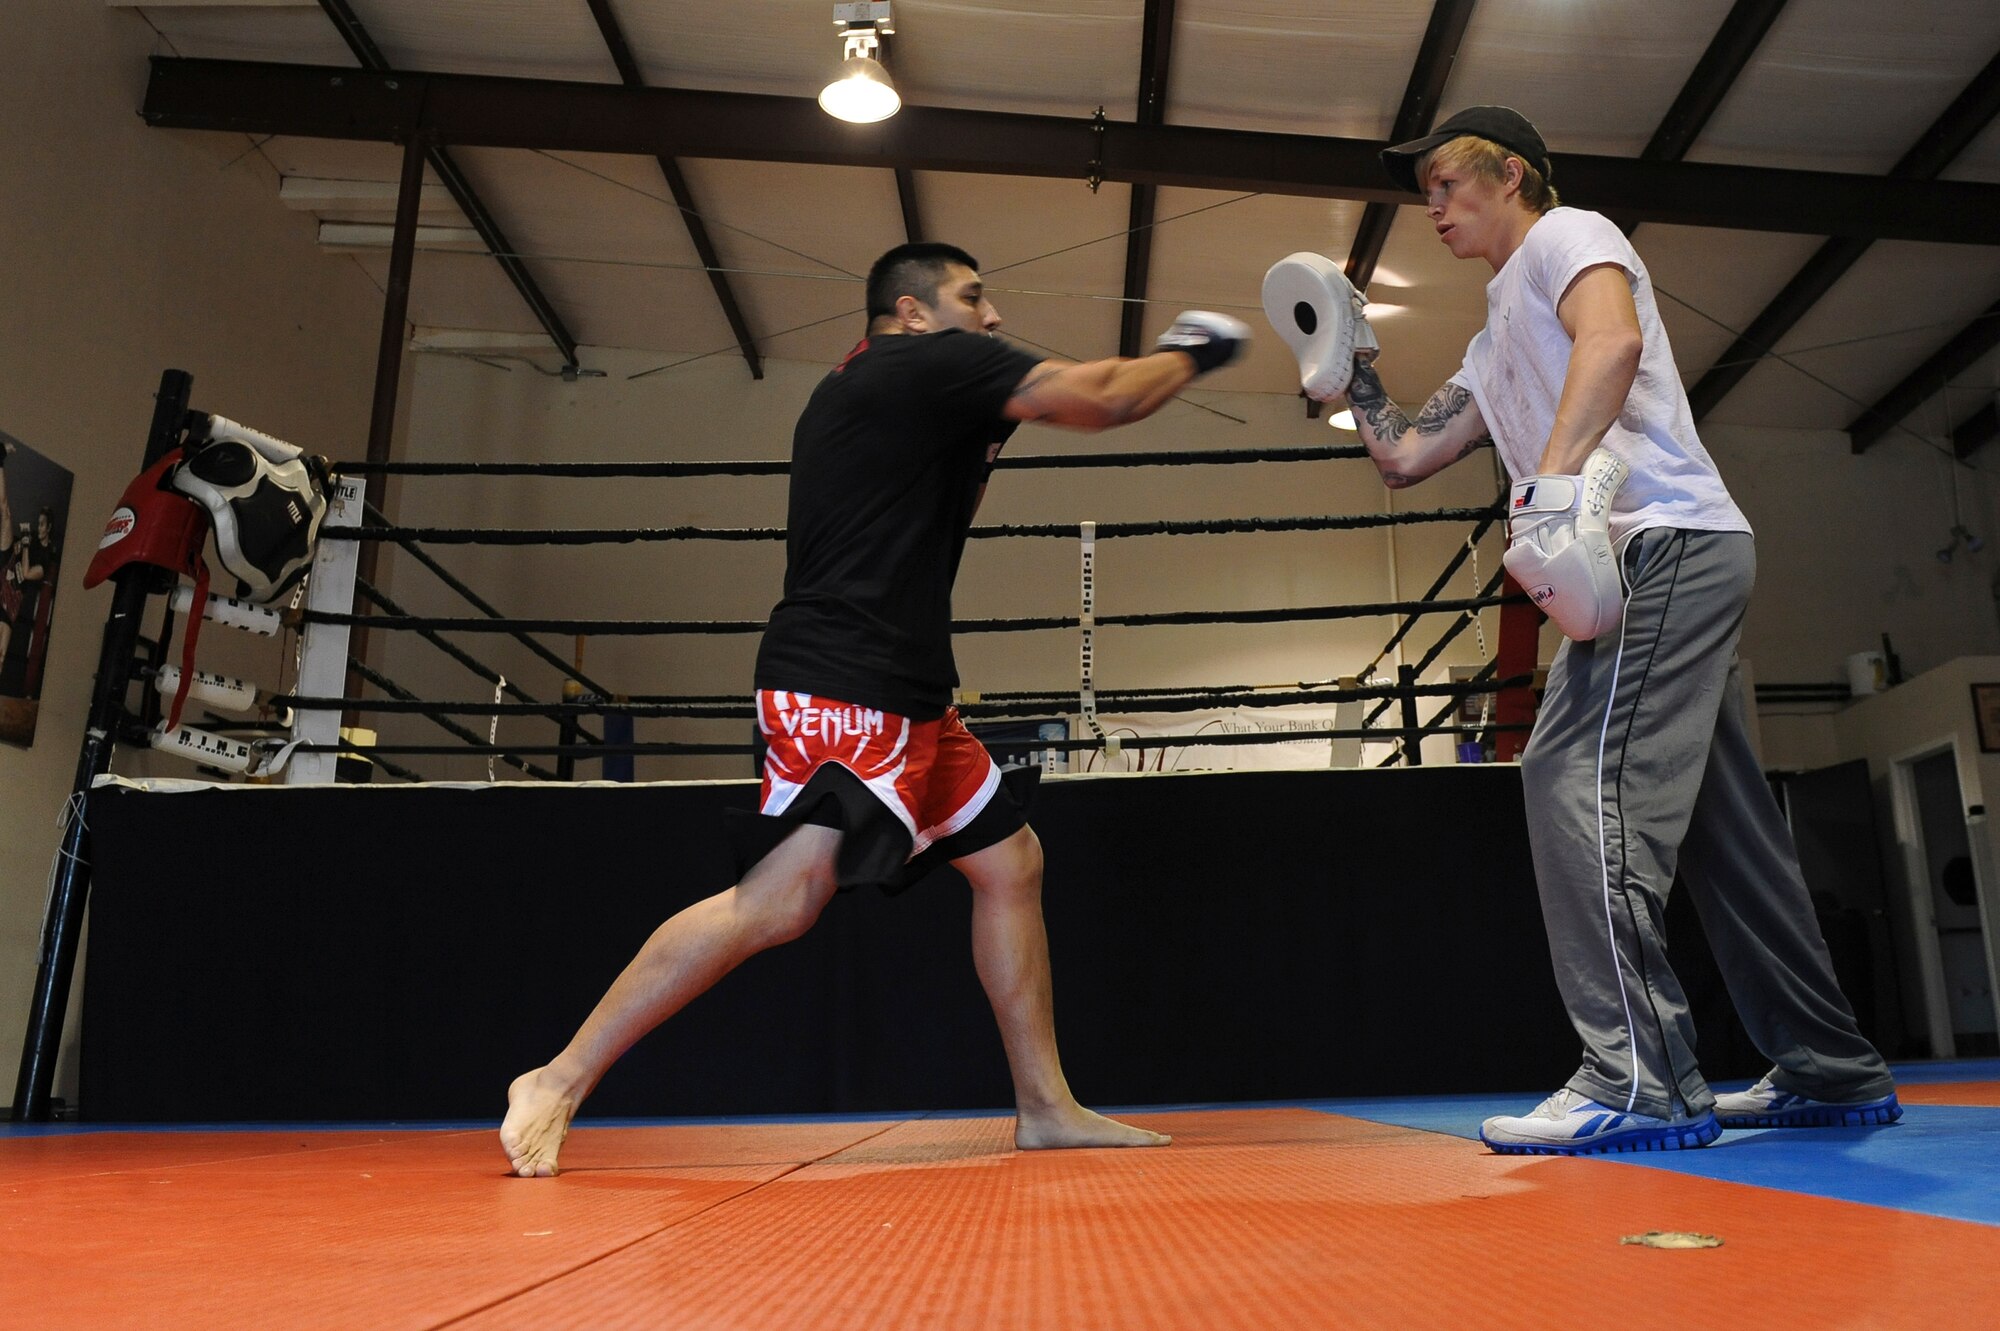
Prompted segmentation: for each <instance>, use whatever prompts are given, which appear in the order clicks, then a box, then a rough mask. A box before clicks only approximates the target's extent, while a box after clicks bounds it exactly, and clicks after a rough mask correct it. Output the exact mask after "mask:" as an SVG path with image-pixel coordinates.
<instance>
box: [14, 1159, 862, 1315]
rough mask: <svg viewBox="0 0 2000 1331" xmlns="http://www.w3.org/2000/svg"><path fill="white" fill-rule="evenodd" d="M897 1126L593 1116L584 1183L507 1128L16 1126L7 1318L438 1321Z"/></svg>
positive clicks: (578, 1163)
mask: <svg viewBox="0 0 2000 1331" xmlns="http://www.w3.org/2000/svg"><path fill="white" fill-rule="evenodd" d="M885 1126H888V1125H887V1124H884V1123H881V1122H872V1123H871V1122H841V1123H826V1122H818V1123H797V1124H773V1125H760V1126H757V1127H753V1128H743V1127H729V1128H718V1127H711V1126H680V1127H650V1128H628V1129H604V1130H594V1131H580V1132H579V1133H578V1134H577V1135H576V1137H575V1138H574V1140H573V1142H572V1143H571V1145H570V1147H569V1148H568V1150H567V1151H566V1153H565V1164H566V1165H568V1166H570V1167H572V1168H573V1169H574V1171H575V1175H576V1182H575V1183H574V1184H573V1183H572V1182H571V1180H570V1179H568V1178H564V1179H560V1180H553V1181H551V1180H539V1181H530V1180H525V1179H516V1178H512V1177H509V1176H508V1175H507V1174H506V1172H505V1169H506V1162H505V1157H504V1156H503V1155H502V1154H501V1152H500V1147H499V1142H498V1139H497V1137H496V1136H495V1134H494V1133H493V1132H492V1131H490V1130H488V1131H478V1132H443V1131H428V1132H423V1131H418V1132H388V1133H381V1132H377V1133H356V1132H346V1131H341V1132H323V1133H322V1132H243V1133H226V1134H209V1133H99V1134H88V1135H78V1136H48V1137H23V1138H11V1139H0V1252H4V1253H5V1254H6V1258H5V1260H4V1261H0V1310H7V1311H6V1312H5V1313H4V1314H0V1325H5V1326H21V1327H27V1326H35V1327H49V1328H58V1327H78V1328H83V1327H88V1328H108V1327H144V1328H148V1331H163V1329H164V1328H177V1327H203V1328H212V1327H267V1326H268V1327H286V1328H308V1327H329V1328H334V1327H338V1328H353V1327H434V1326H439V1325H443V1324H445V1323H447V1322H449V1321H451V1320H452V1319H454V1318H457V1317H461V1316H463V1315H464V1314H466V1313H469V1312H472V1311H475V1310H477V1309H479V1308H482V1307H485V1306H487V1305H488V1304H491V1303H492V1302H494V1301H495V1300H498V1299H505V1298H507V1297H508V1296H510V1295H512V1294H516V1293H519V1292H521V1291H523V1290H526V1289H529V1288H531V1287H533V1286H535V1285H538V1284H541V1283H544V1282H547V1281H550V1280H554V1279H556V1278H558V1277H560V1276H562V1275H563V1274H565V1273H567V1272H570V1271H573V1270H575V1269H577V1268H579V1267H587V1266H588V1264H590V1263H592V1262H595V1261H597V1260H599V1259H601V1258H602V1257H604V1255H605V1254H607V1253H612V1252H616V1251H617V1250H618V1249H619V1248H621V1247H624V1246H626V1245H629V1244H631V1243H633V1242H635V1241H637V1240H639V1239H642V1238H644V1237H646V1236H647V1235H650V1234H656V1233H658V1232H660V1231H661V1230H662V1229H664V1228H666V1227H669V1226H672V1225H674V1224H676V1223H678V1222H681V1221H685V1220H686V1219H688V1218H689V1217H691V1216H693V1215H696V1214H698V1213H699V1212H701V1211H702V1210H705V1209H707V1208H709V1207H713V1206H715V1205H717V1204H718V1203H720V1202H723V1201H725V1200H727V1199H728V1198H730V1197H733V1196H735V1195H737V1194H740V1193H743V1192H746V1191H749V1190H751V1189H754V1188H756V1187H757V1186H758V1185H760V1184H763V1183H766V1182H768V1181H770V1180H771V1179H774V1178H777V1177H780V1176H781V1175H783V1174H785V1173H786V1172H788V1171H791V1170H794V1169H797V1168H798V1167H799V1166H800V1165H801V1164H803V1163H805V1162H808V1161H811V1160H814V1159H818V1158H821V1157H823V1156H826V1155H829V1154H831V1153H833V1152H836V1151H839V1150H840V1149H842V1148H843V1147H846V1146H851V1145H853V1144H855V1143H857V1142H860V1141H862V1140H864V1139H865V1138H867V1137H868V1136H870V1135H872V1134H875V1133H879V1132H880V1131H882V1130H883V1128H884V1127H885ZM21 1310H33V1312H32V1314H31V1315H29V1316H26V1317H24V1318H18V1320H17V1316H18V1314H19V1313H20V1311H21Z"/></svg>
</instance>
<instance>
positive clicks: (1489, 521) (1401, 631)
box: [1359, 496, 1504, 679]
mask: <svg viewBox="0 0 2000 1331" xmlns="http://www.w3.org/2000/svg"><path fill="white" fill-rule="evenodd" d="M1503 498H1504V496H1503ZM1501 502H1502V501H1501V500H1500V499H1496V500H1495V501H1494V507H1495V510H1496V511H1495V512H1493V513H1490V514H1488V515H1487V516H1486V517H1484V518H1481V519H1480V520H1479V525H1478V526H1476V527H1474V528H1473V529H1472V535H1470V536H1468V537H1467V538H1466V541H1465V544H1464V545H1461V546H1460V547H1458V553H1457V554H1456V555H1453V556H1452V559H1451V562H1450V563H1448V564H1446V565H1445V566H1444V572H1442V573H1440V574H1438V575H1437V580H1436V581H1434V582H1432V583H1431V585H1430V588H1429V590H1427V591H1426V592H1425V593H1424V594H1423V596H1422V597H1420V598H1419V599H1420V600H1425V601H1429V600H1431V599H1433V598H1434V597H1436V596H1437V594H1438V593H1439V592H1441V591H1443V590H1444V589H1445V587H1446V585H1447V584H1449V583H1450V582H1451V579H1452V576H1453V575H1454V574H1456V573H1457V572H1458V570H1459V569H1460V568H1461V567H1463V566H1464V564H1465V561H1466V560H1467V559H1468V558H1470V557H1471V555H1472V550H1473V546H1474V545H1475V544H1476V543H1477V542H1478V540H1479V538H1480V537H1482V536H1484V535H1485V534H1486V530H1487V528H1489V527H1491V526H1492V525H1493V524H1494V523H1495V522H1496V521H1498V520H1499V517H1500V514H1499V512H1498V511H1497V510H1498V508H1499V505H1500V503H1501ZM1481 595H1487V596H1490V595H1492V588H1490V587H1489V588H1487V589H1486V590H1485V591H1484V592H1482V593H1481ZM1417 619H1418V616H1416V615H1411V616H1410V617H1409V618H1408V619H1406V620H1404V621H1403V624H1402V627H1400V628H1398V629H1397V630H1396V631H1395V633H1393V634H1391V635H1390V637H1389V641H1387V642H1385V643H1383V644H1382V650H1381V651H1379V652H1377V653H1375V659H1374V660H1372V661H1370V662H1369V663H1368V664H1367V665H1365V666H1363V667H1362V668H1361V670H1360V672H1359V673H1360V674H1361V676H1362V677H1363V678H1364V679H1365V678H1367V677H1368V676H1369V675H1372V674H1373V673H1375V667H1376V666H1378V665H1380V664H1382V658H1383V657H1385V656H1387V655H1388V654H1389V653H1390V652H1393V651H1395V650H1396V644H1397V643H1399V642H1401V641H1402V640H1403V639H1404V638H1405V637H1407V636H1408V635H1409V632H1410V630H1411V629H1413V628H1415V627H1416V624H1417Z"/></svg>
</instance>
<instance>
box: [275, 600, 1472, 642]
mask: <svg viewBox="0 0 2000 1331" xmlns="http://www.w3.org/2000/svg"><path fill="white" fill-rule="evenodd" d="M1500 603H1501V598H1499V597H1495V596H1482V597H1472V598H1468V599H1465V600H1458V601H1431V602H1422V601H1370V602H1356V603H1353V604H1351V605H1319V606H1298V607H1293V608H1284V607H1279V608H1275V609H1268V610H1168V611H1160V612H1155V613H1151V614H1134V615H1098V616H1097V617H1096V619H1095V621H1094V624H1095V626H1096V627H1098V628H1149V627H1154V626H1158V625H1162V624H1183V625H1185V624H1284V623H1291V622H1293V621H1311V620H1326V619H1366V618H1369V617H1371V616H1375V615H1393V614H1402V613H1405V612H1409V613H1415V614H1463V613H1466V612H1470V611H1476V610H1482V609H1485V608H1487V607H1489V606H1494V605H1499V604H1500ZM299 617H300V619H301V620H302V621H303V622H305V623H309V624H347V625H350V626H352V625H362V624H366V625H369V626H371V627H374V628H383V629H407V630H410V631H413V632H416V633H423V634H426V635H428V634H429V633H433V632H451V633H515V632H523V633H578V634H583V635H586V636H601V637H642V636H647V635H654V634H662V635H663V634H675V633H696V634H730V633H762V632H763V631H764V621H763V620H761V619H709V620H680V619H468V618H466V617H464V616H442V615H401V614H390V615H351V614H344V613H342V612H340V611H337V610H306V611H302V612H301V613H300V616H299ZM1079 622H1080V621H1079V620H1078V618H1077V617H1076V616H1075V615H1054V616H1046V617H1041V618H1027V619H962V620H959V621H957V622H956V623H954V624H953V625H952V626H951V630H952V632H953V633H1016V632H1026V631H1031V630H1041V629H1073V628H1076V627H1078V624H1079Z"/></svg>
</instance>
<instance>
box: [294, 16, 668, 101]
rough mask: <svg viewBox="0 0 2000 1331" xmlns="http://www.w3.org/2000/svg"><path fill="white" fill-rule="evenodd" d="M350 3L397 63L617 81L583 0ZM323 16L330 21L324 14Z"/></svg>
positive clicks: (454, 70)
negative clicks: (570, 0)
mask: <svg viewBox="0 0 2000 1331" xmlns="http://www.w3.org/2000/svg"><path fill="white" fill-rule="evenodd" d="M350 2H351V3H352V5H353V9H354V16H355V17H356V18H357V19H359V20H361V26H362V27H364V28H366V29H367V30H368V35H369V36H370V37H371V38H373V39H374V41H375V45H376V46H378V47H380V48H381V51H382V54H383V56H384V57H386V58H387V59H388V61H389V64H390V66H391V67H392V68H395V69H421V70H429V71H433V72H440V73H451V74H500V75H507V76H511V77H518V78H540V79H570V80H574V81H577V82H591V83H616V82H617V81H618V71H617V69H616V68H615V67H614V66H613V65H612V63H611V56H610V54H609V53H608V52H607V51H606V49H605V46H604V39H603V38H602V37H600V36H599V35H598V32H597V24H596V22H595V21H594V20H593V19H592V18H591V16H590V8H589V6H587V5H585V4H583V3H582V0H575V3H562V4H549V3H547V2H546V0H350ZM626 3H628V4H629V3H631V0H626ZM682 12H685V10H683V11H682ZM320 21H321V22H322V23H327V24H328V26H329V27H331V23H330V22H329V21H328V20H327V19H326V18H325V17H324V16H322V17H321V20H320Z"/></svg>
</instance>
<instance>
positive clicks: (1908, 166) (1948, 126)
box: [1688, 55, 2000, 421]
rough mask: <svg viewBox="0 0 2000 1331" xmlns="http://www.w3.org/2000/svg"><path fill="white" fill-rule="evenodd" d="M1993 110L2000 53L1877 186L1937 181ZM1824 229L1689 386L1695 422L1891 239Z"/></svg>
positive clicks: (1998, 95)
mask: <svg viewBox="0 0 2000 1331" xmlns="http://www.w3.org/2000/svg"><path fill="white" fill-rule="evenodd" d="M1996 115H2000V55H1995V56H1994V57H1993V58H1992V59H1991V60H1989V61H1987V62H1986V68H1985V69H1983V70H1981V71H1980V72H1979V75H1978V77H1977V78H1975V79H1973V80H1972V82H1971V83H1969V84H1967V85H1966V87H1965V90H1964V91H1963V92H1961V93H1959V95H1958V96H1957V97H1956V98H1955V99H1953V101H1952V104H1951V105H1950V106H1948V107H1946V108H1945V112H1944V114H1943V115H1941V116H1939V117H1938V118H1937V119H1936V120H1935V121H1933V122H1932V124H1931V127H1930V128H1929V129H1927V130H1925V131H1924V133H1923V135H1922V137H1920V138H1919V139H1918V140H1917V142H1916V145H1915V146H1914V147H1912V148H1911V149H1910V150H1909V151H1908V152H1906V153H1904V154H1903V159H1902V160H1901V161H1900V162H1897V163H1896V165H1895V166H1894V167H1892V168H1890V171H1889V178H1888V179H1887V180H1884V181H1883V182H1882V183H1881V184H1880V186H1879V188H1880V190H1881V192H1882V193H1884V194H1897V193H1905V192H1907V191H1910V190H1913V189H1920V188H1923V186H1924V185H1925V184H1928V183H1936V182H1935V178H1936V176H1937V174H1938V173H1939V172H1940V171H1943V170H1944V169H1945V167H1947V166H1949V165H1950V164H1951V161H1952V159H1953V158H1955V157H1957V156H1958V155H1959V154H1960V153H1961V152H1963V151H1965V149H1966V147H1967V146H1968V145H1969V144H1971V142H1972V141H1973V140H1974V139H1976V138H1978V137H1979V135H1980V133H1981V132H1982V131H1984V130H1985V128H1986V127H1987V125H1989V124H1991V123H1992V121H1993V118H1994V117H1995V116H1996ZM1822 229H1823V231H1826V232H1831V233H1832V235H1833V239H1831V240H1829V241H1827V242H1826V244H1824V245H1822V246H1820V248H1819V252H1818V253H1816V254H1814V255H1813V257H1812V258H1810V259H1808V260H1807V261H1806V265H1805V267H1803V268H1801V269H1799V271H1798V273H1797V274H1796V275H1795V276H1794V277H1793V278H1792V280H1791V281H1790V282H1787V283H1786V284H1785V289H1784V290H1783V291H1781V292H1779V293H1778V295H1777V298H1776V299H1775V300H1773V301H1772V302H1771V303H1770V305H1769V306H1767V307H1766V308H1765V310H1764V312H1763V313H1762V314H1759V315H1758V316H1757V317H1756V318H1755V319H1753V320H1751V322H1750V326H1749V327H1748V328H1746V329H1744V330H1743V334H1742V336H1740V337H1738V338H1737V339H1736V341H1735V342H1733V343H1731V344H1730V347H1729V349H1728V350H1727V351H1725V352H1723V353H1722V356H1721V357H1720V358H1719V359H1718V360H1717V362H1716V364H1715V366H1714V367H1713V368H1711V369H1710V370H1709V371H1708V373H1706V374H1704V375H1702V377H1701V378H1700V379H1699V380H1698V381H1697V382H1696V383H1695V386H1694V387H1693V388H1692V389H1690V390H1689V392H1688V405H1689V406H1691V407H1692V408H1693V409H1694V418H1695V420H1696V421H1700V420H1701V419H1702V418H1703V417H1704V416H1706V415H1708V413H1709V412H1710V411H1713V410H1714V409H1715V407H1716V406H1717V405H1718V404H1719V403H1720V402H1721V401H1722V399H1723V398H1725V397H1727V396H1728V395H1729V392H1730V390H1731V389H1733V388H1735V387H1736V385H1737V384H1739V383H1741V382H1743V379H1744V376H1746V375H1748V374H1749V373H1750V371H1751V370H1753V369H1755V368H1756V367H1757V364H1758V362H1759V360H1760V359H1761V358H1762V357H1763V356H1765V355H1767V354H1769V353H1770V352H1771V351H1772V350H1773V349H1775V348H1776V347H1777V345H1778V342H1779V340H1780V339H1782V338H1783V337H1784V335H1785V334H1786V333H1788V332H1790V331H1791V329H1792V327H1793V325H1795V324H1796V323H1798V321H1799V320H1800V319H1802V318H1803V317H1805V313H1806V311H1807V310H1809V309H1811V308H1812V307H1813V304H1814V303H1815V302H1816V301H1818V300H1819V298H1820V297H1821V296H1823V295H1825V294H1826V293H1827V292H1828V291H1829V290H1831V289H1832V287H1833V284H1834V283H1835V282H1838V281H1839V280H1840V279H1841V277H1842V276H1844V275H1845V274H1846V273H1847V271H1848V269H1850V268H1852V267H1853V266H1854V265H1855V263H1856V262H1857V261H1858V260H1859V259H1860V258H1861V256H1862V255H1863V254H1864V253H1866V252H1867V249H1868V246H1869V244H1870V243H1871V242H1873V241H1875V240H1879V239H1883V238H1885V237H1886V233H1882V234H1878V235H1873V236H1868V235H1861V234H1858V233H1856V232H1853V231H1850V230H1848V229H1847V228H1846V227H1844V226H1841V225H1839V224H1838V222H1837V221H1836V220H1833V219H1830V220H1829V224H1828V225H1827V226H1826V227H1824V228H1822Z"/></svg>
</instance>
